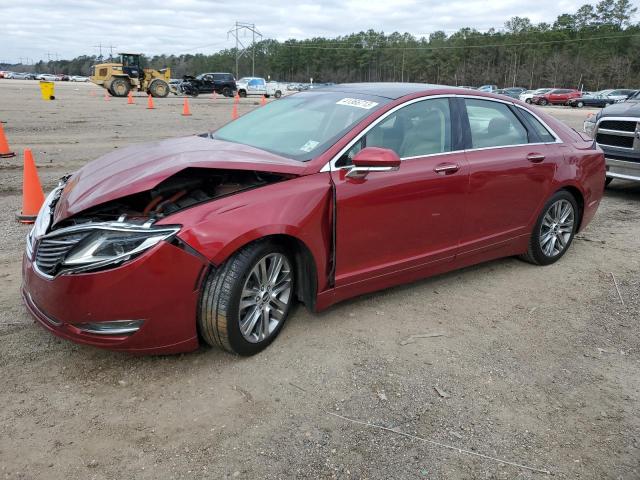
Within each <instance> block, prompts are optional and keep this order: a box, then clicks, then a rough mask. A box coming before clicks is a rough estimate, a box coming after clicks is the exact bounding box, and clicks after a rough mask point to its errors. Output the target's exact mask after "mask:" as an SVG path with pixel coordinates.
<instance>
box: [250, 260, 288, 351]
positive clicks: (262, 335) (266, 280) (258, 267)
mask: <svg viewBox="0 0 640 480" xmlns="http://www.w3.org/2000/svg"><path fill="white" fill-rule="evenodd" d="M292 286H293V276H292V273H291V265H290V264H289V260H288V259H287V257H286V256H285V255H283V254H281V253H271V254H268V255H265V256H264V257H262V258H261V259H260V260H259V261H258V262H257V263H256V264H255V266H254V267H253V268H252V269H251V272H250V273H249V275H248V276H247V279H246V280H245V283H244V287H243V288H242V293H241V295H240V308H239V309H238V314H239V321H240V332H241V333H242V336H243V337H244V338H245V340H247V341H248V342H251V343H258V342H262V341H264V340H266V339H267V338H269V336H271V334H272V333H273V332H274V331H275V330H276V329H277V328H278V325H280V322H281V321H282V320H283V319H284V318H285V317H286V314H287V310H288V309H289V304H290V300H291V294H292Z"/></svg>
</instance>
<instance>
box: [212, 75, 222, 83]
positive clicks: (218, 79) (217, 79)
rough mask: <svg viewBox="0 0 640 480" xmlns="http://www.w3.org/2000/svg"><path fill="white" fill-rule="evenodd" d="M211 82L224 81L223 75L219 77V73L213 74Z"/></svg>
mask: <svg viewBox="0 0 640 480" xmlns="http://www.w3.org/2000/svg"><path fill="white" fill-rule="evenodd" d="M213 81H214V82H223V81H224V75H220V74H219V73H214V74H213Z"/></svg>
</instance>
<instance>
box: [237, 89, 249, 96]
mask: <svg viewBox="0 0 640 480" xmlns="http://www.w3.org/2000/svg"><path fill="white" fill-rule="evenodd" d="M238 95H239V96H241V97H242V98H247V92H245V91H244V90H240V91H238Z"/></svg>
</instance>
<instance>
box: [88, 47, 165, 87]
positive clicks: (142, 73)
mask: <svg viewBox="0 0 640 480" xmlns="http://www.w3.org/2000/svg"><path fill="white" fill-rule="evenodd" d="M118 55H120V63H100V64H98V65H94V66H93V67H92V68H93V71H92V75H91V81H92V82H93V83H95V84H96V85H100V86H101V87H102V88H106V89H107V91H108V92H109V93H110V94H111V95H113V96H114V97H126V96H127V95H128V94H129V92H130V91H131V90H134V91H136V90H137V91H141V92H146V93H149V94H151V95H152V96H153V97H166V96H167V95H169V90H170V89H169V80H170V79H171V70H170V69H169V68H163V69H162V70H154V69H152V68H142V67H141V65H140V57H142V54H140V53H119V54H118Z"/></svg>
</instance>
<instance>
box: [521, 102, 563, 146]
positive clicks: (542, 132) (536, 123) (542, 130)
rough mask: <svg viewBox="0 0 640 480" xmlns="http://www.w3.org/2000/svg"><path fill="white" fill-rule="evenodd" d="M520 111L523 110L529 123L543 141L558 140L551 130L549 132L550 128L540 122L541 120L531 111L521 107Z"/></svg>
mask: <svg viewBox="0 0 640 480" xmlns="http://www.w3.org/2000/svg"><path fill="white" fill-rule="evenodd" d="M520 112H522V114H523V115H524V116H525V117H526V118H527V120H528V121H529V124H530V125H531V126H532V127H533V129H534V130H535V131H536V133H537V134H538V136H539V137H540V140H541V141H543V142H544V143H550V142H555V141H556V138H555V137H554V136H553V135H552V134H551V132H549V130H547V128H546V127H545V126H544V125H543V124H542V123H541V122H540V120H538V119H537V118H536V117H534V116H533V115H532V114H531V113H529V112H528V111H526V110H524V109H520Z"/></svg>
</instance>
